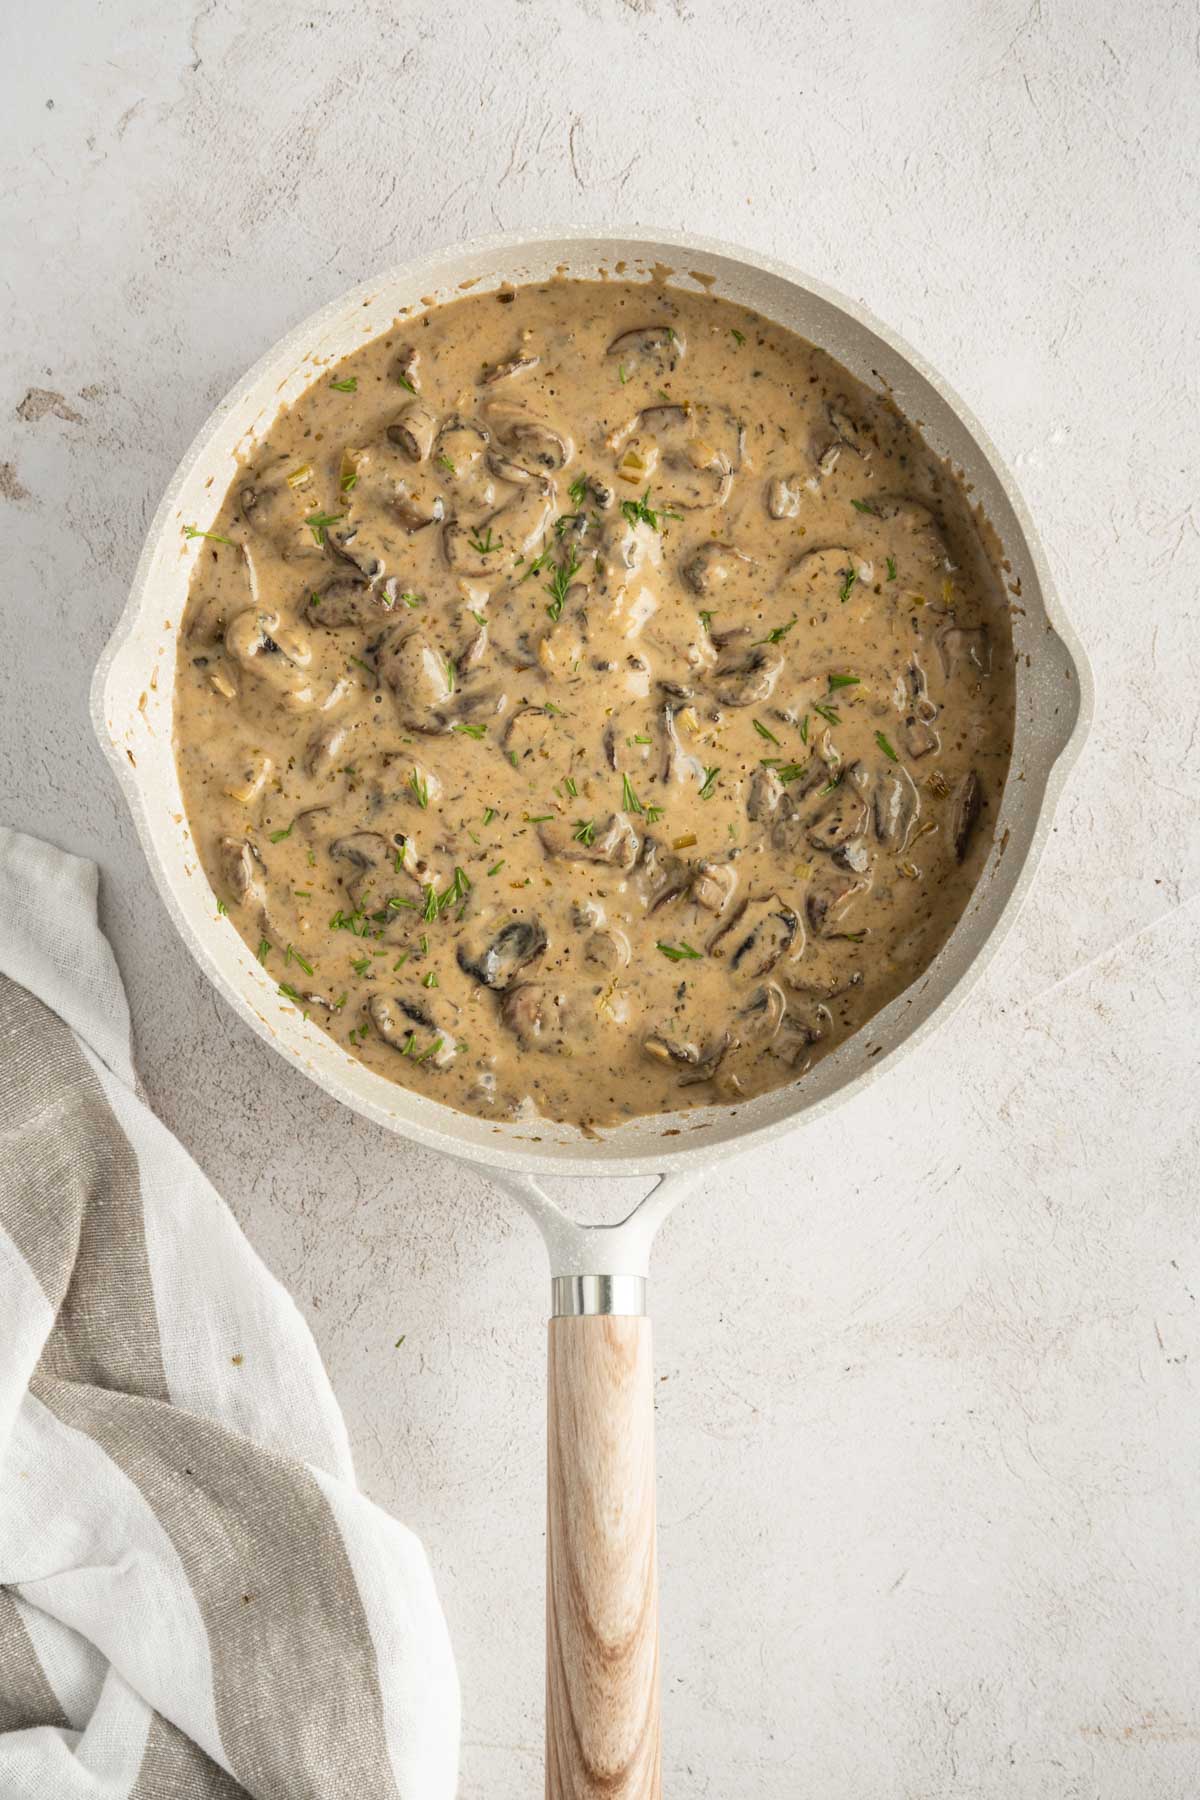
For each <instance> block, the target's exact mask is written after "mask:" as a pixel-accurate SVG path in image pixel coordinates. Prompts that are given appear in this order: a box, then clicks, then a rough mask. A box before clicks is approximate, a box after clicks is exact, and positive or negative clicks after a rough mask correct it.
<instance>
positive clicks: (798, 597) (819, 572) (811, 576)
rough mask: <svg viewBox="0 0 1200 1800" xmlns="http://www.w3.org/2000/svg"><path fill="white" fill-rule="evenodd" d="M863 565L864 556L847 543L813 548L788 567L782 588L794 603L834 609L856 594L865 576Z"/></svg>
mask: <svg viewBox="0 0 1200 1800" xmlns="http://www.w3.org/2000/svg"><path fill="white" fill-rule="evenodd" d="M863 567H864V565H863V563H862V561H861V558H859V557H858V556H856V555H855V554H854V552H853V551H852V550H847V549H846V548H845V546H844V545H836V546H833V547H832V548H830V549H827V550H810V551H809V552H808V554H807V555H806V556H802V557H801V558H800V560H799V562H795V563H793V564H792V566H791V568H790V569H788V571H787V573H786V574H785V576H784V578H783V580H782V581H781V582H780V584H779V591H780V593H782V594H786V595H787V597H788V599H789V600H790V601H791V603H792V605H793V606H797V607H800V606H804V607H810V608H814V609H816V608H821V609H829V610H832V608H834V607H835V606H839V605H843V604H844V603H845V601H846V600H848V599H849V598H850V596H851V595H852V594H853V592H854V588H855V584H856V583H857V582H859V581H861V580H862V579H863Z"/></svg>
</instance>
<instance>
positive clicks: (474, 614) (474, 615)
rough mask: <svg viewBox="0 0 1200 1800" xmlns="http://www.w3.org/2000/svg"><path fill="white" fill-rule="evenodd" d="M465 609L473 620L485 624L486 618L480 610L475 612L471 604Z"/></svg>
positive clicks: (478, 623)
mask: <svg viewBox="0 0 1200 1800" xmlns="http://www.w3.org/2000/svg"><path fill="white" fill-rule="evenodd" d="M467 611H468V612H469V613H470V615H471V617H472V618H473V619H474V621H475V623H476V624H477V625H486V624H487V620H486V619H485V618H484V616H483V614H482V613H481V612H476V611H475V608H474V607H473V606H468V608H467Z"/></svg>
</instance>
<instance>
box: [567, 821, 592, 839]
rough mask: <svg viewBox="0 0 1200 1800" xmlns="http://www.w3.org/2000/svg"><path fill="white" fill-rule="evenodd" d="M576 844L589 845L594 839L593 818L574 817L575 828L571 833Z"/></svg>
mask: <svg viewBox="0 0 1200 1800" xmlns="http://www.w3.org/2000/svg"><path fill="white" fill-rule="evenodd" d="M571 836H572V837H573V838H574V840H575V842H576V843H577V844H587V845H591V844H593V843H594V842H595V839H596V822H595V820H594V819H576V821H575V829H574V831H573V832H572V833H571Z"/></svg>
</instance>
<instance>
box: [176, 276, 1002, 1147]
mask: <svg viewBox="0 0 1200 1800" xmlns="http://www.w3.org/2000/svg"><path fill="white" fill-rule="evenodd" d="M187 530H188V532H189V535H203V536H204V538H205V541H204V543H203V544H202V545H201V547H200V549H201V554H200V557H199V560H198V562H197V564H196V568H195V571H194V574H193V578H192V584H191V592H190V597H189V602H188V608H187V614H186V618H185V624H184V629H183V631H182V633H181V636H180V649H179V667H178V680H177V688H176V711H175V718H176V750H177V756H178V762H179V768H180V775H181V781H182V786H183V792H184V796H185V801H186V805H187V809H188V817H189V822H190V825H191V829H192V832H193V835H194V838H195V841H196V844H197V846H198V848H199V852H200V855H201V858H202V860H203V864H204V868H205V870H206V872H207V874H208V877H209V880H210V881H211V883H212V886H213V889H214V891H215V893H216V895H217V898H218V902H219V904H220V906H221V908H222V910H225V911H227V913H228V917H229V920H230V922H231V923H232V924H233V925H234V926H235V927H236V929H237V930H238V931H239V932H240V933H241V935H242V937H243V938H244V939H245V941H246V942H247V944H249V945H250V946H251V948H252V950H253V951H254V952H255V953H256V954H257V955H258V957H259V959H260V960H261V961H262V963H263V964H264V965H265V967H266V968H267V969H268V971H269V972H270V973H271V975H272V976H274V977H275V978H276V979H277V981H278V984H279V993H280V996H281V1004H282V1005H285V1006H292V1007H297V1008H300V1009H302V1010H303V1011H304V1012H305V1013H307V1015H308V1016H309V1017H310V1018H311V1019H312V1020H314V1021H315V1022H317V1023H318V1024H319V1025H321V1026H322V1027H323V1028H324V1029H325V1030H326V1031H328V1032H329V1033H330V1034H331V1035H332V1036H333V1037H334V1038H336V1039H337V1041H338V1042H339V1043H340V1044H342V1045H344V1046H345V1048H346V1049H347V1050H348V1051H349V1052H350V1053H351V1054H352V1055H354V1056H356V1057H358V1058H359V1059H360V1060H361V1061H362V1062H364V1063H366V1064H367V1065H368V1066H369V1067H371V1068H372V1069H374V1070H376V1071H378V1073H380V1074H381V1075H385V1076H387V1077H388V1078H389V1079H391V1080H393V1081H397V1082H400V1083H402V1084H403V1085H404V1086H406V1087H410V1088H414V1089H417V1090H418V1091H420V1092H422V1093H427V1094H429V1095H430V1096H432V1097H434V1098H436V1099H438V1100H443V1101H445V1102H447V1103H448V1104H449V1105H451V1106H455V1107H458V1108H460V1109H461V1110H462V1111H464V1112H468V1113H473V1114H477V1115H481V1116H485V1117H493V1118H497V1119H500V1118H528V1119H531V1120H532V1119H536V1118H537V1117H538V1116H541V1117H544V1118H549V1119H556V1120H568V1121H572V1122H575V1123H576V1124H578V1125H580V1126H582V1127H583V1128H584V1129H585V1130H590V1129H593V1128H595V1127H597V1126H604V1125H612V1124H615V1123H618V1122H619V1121H621V1120H622V1119H626V1118H629V1117H631V1116H636V1115H639V1114H646V1113H656V1112H667V1111H674V1110H677V1109H684V1108H690V1107H699V1106H704V1105H711V1104H713V1103H714V1102H718V1101H722V1102H731V1101H736V1100H739V1099H742V1098H745V1097H747V1096H749V1095H752V1094H756V1093H759V1092H761V1091H763V1090H764V1089H767V1088H772V1087H776V1086H778V1085H780V1084H782V1083H785V1082H792V1081H796V1080H797V1079H799V1078H801V1077H802V1076H803V1075H804V1072H805V1071H806V1070H807V1069H809V1068H810V1067H811V1066H812V1065H813V1063H814V1062H815V1061H816V1059H817V1058H819V1057H820V1056H823V1055H824V1054H826V1053H827V1052H828V1051H829V1050H831V1049H832V1048H834V1047H835V1046H836V1045H837V1044H839V1043H840V1042H842V1041H843V1040H844V1039H845V1038H846V1037H848V1036H849V1035H850V1034H851V1033H852V1032H855V1031H857V1030H858V1029H859V1028H860V1027H861V1026H862V1025H863V1024H864V1023H865V1021H866V1020H868V1019H869V1018H870V1017H871V1015H872V1014H873V1013H875V1012H877V1011H878V1010H879V1008H880V1007H882V1006H884V1005H885V1004H886V1003H887V1002H888V1001H889V1000H891V999H893V998H894V997H895V996H896V995H897V994H898V993H899V992H900V991H901V990H902V989H903V988H904V987H906V986H907V985H908V984H909V983H910V982H912V981H913V980H914V978H915V977H916V976H917V975H918V974H919V973H920V972H921V971H922V970H923V969H924V968H925V967H926V966H927V964H928V963H929V962H930V960H931V959H932V958H933V956H934V955H935V954H936V952H937V951H938V949H939V948H940V947H941V945H942V944H943V943H944V941H945V939H946V938H947V936H948V935H949V933H950V931H951V929H952V928H953V926H954V923H955V921H956V920H957V918H958V917H959V914H960V913H961V912H962V909H963V907H964V905H965V904H966V901H967V899H968V897H969V895H970V892H971V889H972V887H973V885H974V883H975V882H976V880H977V879H978V877H979V873H980V870H981V868H982V865H983V861H984V858H985V856H986V854H987V850H988V847H989V845H990V842H991V839H992V835H993V825H992V821H994V819H995V816H996V810H997V807H998V803H999V799H1000V794H1001V790H1002V787H1003V783H1004V779H1005V773H1006V770H1007V766H1008V760H1009V751H1010V746H1011V738H1012V724H1013V670H1012V641H1011V631H1010V628H1009V619H1008V615H1007V612H1006V609H1005V605H1004V600H1003V596H1002V593H1001V588H1000V582H999V579H998V576H997V574H996V571H995V569H994V568H993V566H992V564H991V562H990V560H989V556H988V554H987V553H986V552H985V549H984V542H983V536H982V532H981V528H980V525H979V523H978V521H977V520H976V519H975V518H974V516H973V515H972V512H971V510H970V507H969V505H968V503H967V501H966V499H965V497H964V494H963V492H962V490H961V488H960V487H959V486H958V485H957V483H956V482H955V480H954V478H953V477H952V476H951V475H950V474H949V473H948V471H947V470H946V468H945V467H944V466H943V465H942V464H941V463H940V462H938V461H937V460H936V459H935V458H934V457H933V456H932V454H931V453H930V452H929V451H928V450H927V448H926V447H925V445H924V444H923V442H922V440H921V438H920V436H919V435H918V433H917V432H916V430H915V429H914V428H913V427H912V426H911V425H910V424H908V423H907V422H906V421H905V420H904V419H903V418H902V417H901V416H900V414H899V413H898V412H897V411H896V409H895V408H894V406H892V405H891V403H890V402H888V401H886V400H883V399H880V398H879V397H878V396H877V395H873V394H870V393H869V392H868V391H867V390H866V389H864V388H863V387H861V386H860V385H859V384H858V383H857V382H856V381H855V380H854V379H853V378H852V377H851V376H850V375H849V374H848V373H847V372H846V370H845V369H843V368H842V367H841V366H840V365H839V364H837V363H836V362H834V361H833V360H832V358H830V357H829V356H828V355H826V354H825V353H824V352H823V351H821V350H819V349H816V348H814V347H813V346H812V345H811V344H808V343H806V342H805V341H804V340H802V339H800V338H798V337H796V336H795V335H793V334H792V333H790V332H788V331H785V330H783V329H782V328H781V327H779V326H776V325H773V324H771V323H769V322H768V321H767V320H765V319H763V318H761V317H759V316H757V315H755V314H754V313H750V312H747V311H746V310H745V309H744V308H742V307H739V306H735V305H733V304H731V303H728V302H725V301H722V300H718V299H715V298H713V297H712V296H710V295H709V294H707V293H699V294H693V293H690V292H685V291H683V290H681V289H680V288H678V287H675V286H671V285H668V284H666V283H665V282H663V281H654V282H652V283H641V282H639V283H618V282H616V281H611V282H579V281H572V280H568V279H561V280H555V281H552V282H549V283H546V284H543V285H538V286H532V287H528V288H519V289H517V290H515V291H507V290H505V291H500V292H496V293H489V294H485V295H478V296H472V297H469V298H466V299H462V300H458V301H456V302H454V303H453V304H451V305H446V306H441V307H438V308H436V309H435V310H433V311H430V312H428V313H426V314H423V315H420V316H415V317H413V316H410V317H407V318H402V319H400V320H398V321H397V324H396V326H395V328H394V329H393V331H392V332H391V333H390V334H388V335H386V336H384V337H382V338H376V339H375V340H374V341H373V342H371V343H368V344H367V345H365V347H364V348H362V349H361V350H358V351H356V352H355V353H354V354H353V355H351V356H349V357H347V358H346V359H345V360H344V361H343V362H341V363H339V364H338V365H337V366H336V367H333V368H329V369H326V370H324V371H323V372H322V374H321V375H320V377H319V379H318V380H317V381H316V382H315V383H314V384H313V385H312V386H311V387H310V388H309V389H308V391H307V392H306V393H305V394H303V395H302V396H301V397H300V398H299V399H298V400H297V401H296V402H295V404H294V405H292V406H290V407H289V408H287V409H285V410H284V411H283V412H281V413H280V415H279V417H278V419H277V420H276V421H275V423H274V425H273V426H272V428H271V430H270V432H269V433H268V435H267V438H266V439H265V441H263V442H261V443H259V444H258V445H257V446H256V447H255V450H254V453H253V461H252V462H251V463H248V464H247V465H246V466H245V467H244V468H243V469H241V470H240V471H239V474H238V476H237V478H236V479H235V481H234V483H233V485H232V487H231V488H230V491H229V493H228V494H227V496H226V498H225V501H224V504H223V507H222V510H221V512H220V514H219V517H218V519H217V521H216V522H215V523H214V525H213V527H212V530H211V532H208V533H204V534H198V533H196V532H195V531H194V530H193V529H192V528H187Z"/></svg>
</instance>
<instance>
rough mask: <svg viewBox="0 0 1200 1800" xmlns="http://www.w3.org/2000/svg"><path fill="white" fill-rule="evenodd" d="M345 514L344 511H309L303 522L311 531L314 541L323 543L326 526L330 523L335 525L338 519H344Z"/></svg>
mask: <svg viewBox="0 0 1200 1800" xmlns="http://www.w3.org/2000/svg"><path fill="white" fill-rule="evenodd" d="M345 516H346V515H345V513H323V512H315V513H309V515H308V517H307V518H306V519H305V521H304V523H305V524H306V525H307V526H308V529H309V530H310V531H311V532H312V534H313V541H314V543H317V544H323V543H324V542H325V532H326V530H327V528H328V527H329V526H330V525H336V524H337V522H338V520H339V519H344V518H345Z"/></svg>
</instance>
